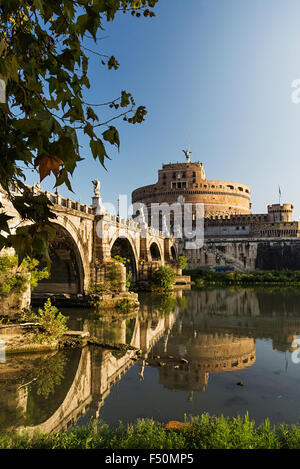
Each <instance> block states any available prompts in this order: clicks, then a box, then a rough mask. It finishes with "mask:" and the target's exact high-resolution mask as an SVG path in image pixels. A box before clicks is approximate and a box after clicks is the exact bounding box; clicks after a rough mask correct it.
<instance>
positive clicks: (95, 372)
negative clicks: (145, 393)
mask: <svg viewBox="0 0 300 469" xmlns="http://www.w3.org/2000/svg"><path fill="white" fill-rule="evenodd" d="M177 314H178V308H175V311H174V312H173V313H172V314H169V315H167V316H161V315H160V314H159V313H157V314H155V313H153V312H152V314H150V313H149V312H147V311H145V309H143V312H141V314H139V315H135V316H132V317H131V319H127V320H126V319H124V320H121V321H119V322H117V323H116V324H115V325H114V331H113V334H114V338H115V339H116V342H118V343H119V344H126V343H127V344H129V345H131V346H132V347H135V348H137V349H139V350H141V351H142V352H143V356H144V357H146V356H147V354H148V353H149V351H150V350H151V347H153V345H155V343H156V342H157V341H158V340H159V339H161V338H162V336H163V335H164V334H168V331H169V330H170V329H171V328H172V326H173V324H174V322H175V320H176V316H177ZM103 321H104V323H105V322H106V323H107V324H106V326H111V325H112V321H111V318H108V319H107V321H105V319H104V320H103ZM103 326H105V324H103V323H102V328H101V329H102V331H103ZM131 326H132V327H131ZM88 328H89V324H88V322H87V321H83V329H85V330H87V329H88ZM92 328H93V332H97V325H96V326H95V325H93V324H92ZM99 335H100V336H101V331H100V332H99V331H98V336H99ZM102 338H103V339H105V334H104V337H102ZM128 339H129V340H128ZM76 352H77V354H78V353H79V351H78V350H77V351H76ZM59 353H61V352H58V353H57V355H59ZM75 355H76V353H75ZM51 357H52V359H53V358H55V353H54V354H52V355H51ZM45 358H46V359H48V357H45V356H43V357H42V358H41V361H42V362H43V363H45ZM24 360H25V362H26V359H24V358H23V365H24ZM28 360H29V362H30V360H32V358H27V361H28ZM135 361H136V351H135V350H128V351H124V352H123V351H119V350H108V349H104V348H102V347H85V348H84V349H82V350H81V351H80V356H79V357H78V359H77V361H76V360H75V362H76V366H75V368H76V369H75V372H74V374H73V378H72V381H71V383H70V385H69V387H68V389H67V391H66V392H65V394H64V398H63V399H61V402H60V404H59V406H58V408H57V409H56V410H55V411H54V412H53V413H52V414H51V415H50V416H49V417H48V418H47V419H45V420H43V421H41V422H39V423H37V424H35V425H30V424H29V425H28V424H27V425H26V424H25V425H24V424H23V425H20V426H18V427H19V429H24V428H25V429H26V431H28V432H29V433H31V432H33V431H35V430H39V431H41V432H43V433H50V432H56V431H61V430H66V429H67V428H69V427H70V426H72V425H73V424H75V423H76V422H77V421H78V419H79V418H80V417H81V416H83V415H85V413H86V412H87V411H89V413H90V414H91V415H93V416H94V417H95V418H97V417H99V414H100V409H101V407H102V406H103V405H104V401H105V398H106V397H107V396H108V395H109V393H110V391H111V388H112V387H113V386H114V385H115V384H116V383H117V382H118V381H120V379H121V378H122V376H123V375H124V374H126V373H127V371H128V370H129V369H130V368H131V367H132V366H133V365H134V363H135ZM13 362H14V363H13ZM36 362H38V360H36ZM15 363H17V359H16V358H14V359H12V360H11V359H10V358H9V359H8V364H7V365H5V367H4V366H2V367H1V369H0V388H3V389H4V391H3V393H2V398H0V409H1V407H5V406H6V407H8V408H9V409H10V412H11V413H14V414H16V413H17V414H18V415H19V421H20V422H26V421H27V420H28V418H27V416H26V414H27V411H28V405H32V397H31V395H30V394H31V392H30V386H32V383H34V382H35V381H36V379H37V378H33V379H31V380H30V381H29V382H28V383H27V385H26V383H25V384H23V385H17V384H12V383H13V382H19V381H20V375H22V366H20V367H19V370H18V371H19V373H18V372H16V365H15ZM26 365H27V367H28V362H27V363H26ZM26 365H25V366H26ZM37 366H38V365H37V363H34V360H33V362H32V364H29V368H30V369H31V371H32V370H33V369H34V368H35V369H36V368H37ZM23 371H24V367H23ZM53 371H54V374H55V373H56V370H55V367H54V370H53ZM33 374H34V373H33ZM36 375H39V373H38V370H37V372H36ZM30 376H31V375H30ZM53 379H54V380H55V377H54V378H53ZM8 381H10V382H11V385H10V386H9V388H8V389H7V387H4V386H3V385H4V384H6V383H7V382H8ZM69 382H70V380H69ZM1 384H2V386H1ZM6 391H7V392H6ZM1 400H2V403H1ZM6 410H7V409H6ZM8 412H9V410H8ZM0 430H1V424H0Z"/></svg>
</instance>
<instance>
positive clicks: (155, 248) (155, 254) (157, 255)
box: [150, 241, 162, 261]
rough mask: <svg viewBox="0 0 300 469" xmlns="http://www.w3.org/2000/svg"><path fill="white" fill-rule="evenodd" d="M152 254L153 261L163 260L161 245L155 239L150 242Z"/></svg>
mask: <svg viewBox="0 0 300 469" xmlns="http://www.w3.org/2000/svg"><path fill="white" fill-rule="evenodd" d="M150 255H151V259H152V260H153V261H160V260H162V255H161V251H160V248H159V245H158V244H157V243H156V242H155V241H153V242H152V243H151V244H150Z"/></svg>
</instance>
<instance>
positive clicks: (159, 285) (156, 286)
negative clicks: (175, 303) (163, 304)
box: [151, 266, 176, 292]
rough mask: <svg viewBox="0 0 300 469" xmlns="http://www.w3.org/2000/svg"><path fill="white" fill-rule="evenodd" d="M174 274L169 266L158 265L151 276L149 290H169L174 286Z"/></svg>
mask: <svg viewBox="0 0 300 469" xmlns="http://www.w3.org/2000/svg"><path fill="white" fill-rule="evenodd" d="M175 279H176V274H175V272H174V271H173V269H172V268H171V267H167V266H160V267H159V268H158V269H157V270H156V271H155V272H153V274H152V277H151V290H152V291H154V292H170V291H172V290H173V288H174V283H175Z"/></svg>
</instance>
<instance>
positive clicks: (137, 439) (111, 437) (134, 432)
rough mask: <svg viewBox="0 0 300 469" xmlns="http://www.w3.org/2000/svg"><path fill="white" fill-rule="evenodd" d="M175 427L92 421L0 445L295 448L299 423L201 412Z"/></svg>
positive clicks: (5, 438)
mask: <svg viewBox="0 0 300 469" xmlns="http://www.w3.org/2000/svg"><path fill="white" fill-rule="evenodd" d="M188 423H189V424H188V425H186V426H185V427H184V428H181V429H178V430H167V429H166V428H165V426H164V425H163V424H160V423H157V422H154V421H153V420H139V421H137V423H136V424H135V425H129V426H124V425H122V424H120V425H119V426H118V427H117V428H110V427H108V426H107V425H105V424H102V425H100V426H98V427H97V428H95V427H94V426H93V425H92V424H91V425H90V426H89V427H85V428H81V429H80V428H76V429H73V430H71V431H70V432H68V433H56V434H53V435H50V436H46V435H41V434H40V435H39V434H35V435H34V436H33V437H32V436H29V435H26V434H23V435H11V434H6V435H2V436H1V435H0V449H38V448H41V449H190V450H192V449H299V448H300V427H299V426H295V425H292V426H288V425H280V426H277V427H275V426H272V425H271V424H270V423H269V421H266V422H265V423H264V424H263V425H260V426H258V427H256V426H255V423H254V422H253V421H251V420H250V419H249V417H248V415H246V416H244V417H243V418H241V417H238V418H225V417H211V416H209V415H207V414H202V415H201V416H200V417H197V418H192V420H191V421H190V422H188Z"/></svg>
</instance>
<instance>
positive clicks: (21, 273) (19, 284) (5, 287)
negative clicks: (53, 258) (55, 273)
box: [0, 254, 50, 298]
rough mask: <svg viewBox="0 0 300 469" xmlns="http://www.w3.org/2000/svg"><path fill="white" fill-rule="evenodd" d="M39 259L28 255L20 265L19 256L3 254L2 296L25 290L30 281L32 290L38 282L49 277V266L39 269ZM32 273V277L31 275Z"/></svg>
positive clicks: (0, 287)
mask: <svg viewBox="0 0 300 469" xmlns="http://www.w3.org/2000/svg"><path fill="white" fill-rule="evenodd" d="M38 266H39V261H38V260H37V259H31V258H29V257H27V258H26V259H23V261H22V263H21V264H20V265H19V263H18V256H16V255H9V254H5V255H1V256H0V283H1V285H0V298H1V296H7V295H10V294H13V293H22V292H25V291H26V289H27V286H28V281H30V288H31V291H32V290H33V289H34V288H35V287H36V286H37V284H38V282H39V281H40V280H42V279H44V278H49V275H50V273H49V270H48V269H47V267H45V268H42V269H39V268H38ZM28 274H30V278H29V275H28Z"/></svg>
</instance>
